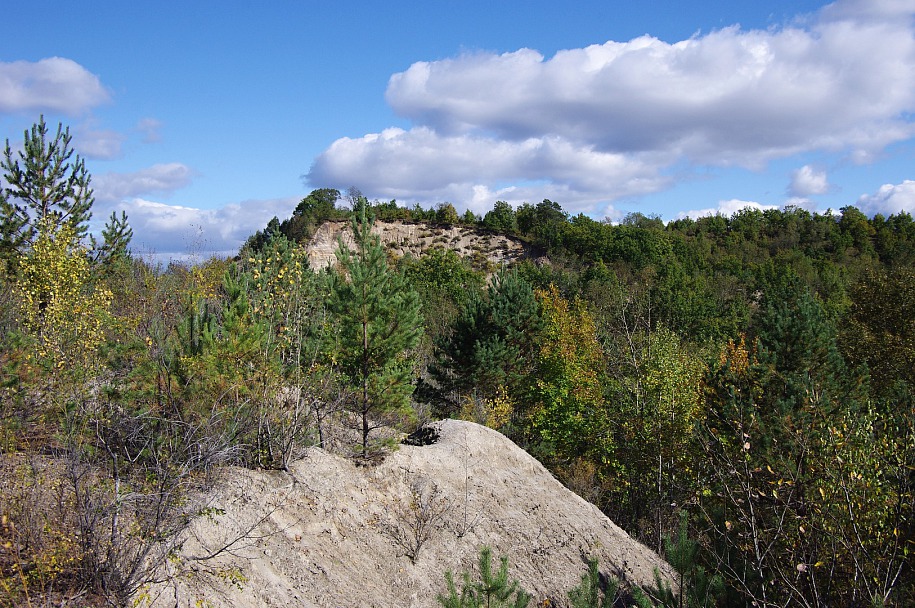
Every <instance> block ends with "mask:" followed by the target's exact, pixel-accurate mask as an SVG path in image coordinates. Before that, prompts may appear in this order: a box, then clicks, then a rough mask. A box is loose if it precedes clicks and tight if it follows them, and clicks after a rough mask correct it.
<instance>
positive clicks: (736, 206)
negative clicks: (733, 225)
mask: <svg viewBox="0 0 915 608" xmlns="http://www.w3.org/2000/svg"><path fill="white" fill-rule="evenodd" d="M742 209H757V210H759V211H765V210H766V209H778V207H776V206H774V205H760V204H759V203H757V202H755V201H742V200H739V199H736V198H733V199H731V200H728V201H721V202H719V203H718V206H717V207H710V208H708V209H694V210H692V211H683V212H682V213H678V214H677V219H678V220H682V219H683V218H687V217H689V218H692V219H694V220H695V219H698V218H700V217H706V216H709V215H723V216H725V217H731V216H732V215H734V214H735V213H737V212H738V211H741V210H742Z"/></svg>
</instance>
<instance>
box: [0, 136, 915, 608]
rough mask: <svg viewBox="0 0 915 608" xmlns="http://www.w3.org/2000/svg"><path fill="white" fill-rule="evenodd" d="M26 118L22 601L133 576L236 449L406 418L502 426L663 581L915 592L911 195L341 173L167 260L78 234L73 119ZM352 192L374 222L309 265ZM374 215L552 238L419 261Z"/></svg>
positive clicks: (709, 592) (4, 370)
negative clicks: (520, 191)
mask: <svg viewBox="0 0 915 608" xmlns="http://www.w3.org/2000/svg"><path fill="white" fill-rule="evenodd" d="M31 137H32V140H31V144H32V145H31V146H29V145H26V147H25V152H24V153H23V154H22V155H21V156H17V154H18V153H13V152H11V150H10V147H9V145H7V149H6V153H5V158H4V159H3V163H2V171H3V175H4V180H5V182H6V183H7V184H8V187H7V188H5V189H4V190H3V194H2V200H0V256H2V263H3V266H2V269H0V299H2V307H0V340H2V349H0V374H2V375H0V380H2V384H0V408H2V411H0V466H2V477H0V479H2V483H0V511H2V513H0V515H2V526H0V580H2V586H0V599H3V601H6V600H7V599H8V600H9V601H10V603H14V604H15V603H22V604H25V605H28V604H29V603H30V602H31V599H30V598H31V597H39V596H41V597H44V598H52V599H55V601H59V600H60V599H61V598H66V597H76V598H81V597H87V598H105V599H106V600H107V601H109V602H110V603H113V604H126V603H129V602H130V601H131V600H132V598H134V597H135V596H136V594H137V593H138V592H142V590H143V589H144V588H145V585H147V584H148V583H149V582H150V581H152V580H154V579H155V577H156V574H155V571H156V570H155V569H156V567H158V566H160V565H161V564H162V563H164V562H165V561H167V560H169V559H171V558H172V557H173V556H174V555H175V553H176V550H177V545H178V543H179V540H178V539H179V538H180V534H181V532H182V531H183V530H185V529H186V528H187V526H188V524H189V522H190V521H191V519H192V518H193V517H194V516H196V515H201V514H202V515H212V514H210V513H208V512H207V511H206V507H205V506H204V505H202V504H198V503H196V502H195V496H197V495H198V492H197V491H198V490H200V489H203V488H206V487H207V485H208V484H209V483H210V482H211V481H212V478H213V475H215V473H216V471H217V469H218V467H219V465H222V464H228V463H231V464H240V465H243V466H249V467H258V468H265V469H270V468H274V469H284V468H286V467H287V466H288V465H289V464H290V463H291V462H292V461H293V460H294V459H295V458H297V457H298V456H299V455H300V454H301V453H302V450H303V449H304V448H305V447H307V446H310V445H321V446H325V445H327V444H328V433H329V432H331V431H332V430H333V429H337V428H339V427H340V426H341V425H343V424H344V423H352V429H351V430H352V441H351V442H350V443H349V444H347V445H346V447H345V449H346V450H347V452H348V455H351V456H353V457H354V458H356V459H358V460H359V461H360V462H362V463H365V464H371V463H372V462H373V461H376V460H377V459H378V458H382V457H383V455H384V454H385V453H386V452H387V451H388V450H390V449H393V448H394V440H393V439H392V434H391V433H390V429H391V428H398V429H401V430H404V431H411V430H414V429H415V428H416V427H417V426H419V425H420V424H421V423H422V422H424V421H427V420H430V419H432V418H443V417H459V418H464V419H468V420H473V421H476V422H480V423H482V424H486V425H487V426H490V427H492V428H494V429H497V430H499V431H501V432H502V433H504V434H506V435H507V436H508V437H510V438H511V439H512V440H514V441H515V442H516V443H518V444H519V445H521V446H523V447H524V448H525V449H526V450H528V451H529V452H530V453H531V454H532V455H534V456H535V457H537V458H538V459H539V460H540V461H541V462H543V463H544V464H545V465H546V466H547V467H548V468H549V469H550V470H551V471H552V472H553V473H554V474H555V475H556V476H557V477H558V478H559V479H560V480H561V481H563V482H564V483H565V484H566V485H567V486H568V487H569V488H571V489H573V490H574V491H575V492H577V493H579V494H580V495H581V496H583V497H584V498H586V499H587V500H589V501H591V502H593V503H594V504H596V505H598V506H599V507H600V508H601V509H602V510H603V511H604V512H605V513H606V514H607V515H609V516H610V517H611V518H612V519H613V520H614V521H615V522H616V523H617V524H619V525H620V526H622V527H623V528H624V529H625V530H626V531H628V532H629V533H630V534H632V535H633V536H635V537H636V538H638V539H639V540H641V541H642V542H644V543H645V544H647V545H648V546H650V547H652V548H654V549H656V550H658V551H659V552H661V553H662V554H663V555H665V556H666V558H667V559H668V561H670V562H671V564H672V565H674V566H675V567H676V568H678V570H679V571H680V573H681V575H682V582H683V589H684V595H683V596H682V597H680V598H673V597H669V598H668V602H669V603H670V604H671V605H695V606H711V605H721V606H724V605H728V606H731V605H733V606H742V605H749V604H750V603H754V604H755V605H758V606H776V605H778V606H784V605H792V606H839V605H848V606H854V605H870V604H877V605H881V604H886V605H898V606H904V605H910V604H911V603H912V602H913V601H915V597H913V595H912V591H911V590H912V588H913V585H915V572H913V570H912V566H913V557H912V550H913V549H915V521H913V508H915V409H913V407H915V406H913V389H915V377H913V373H915V372H913V369H915V223H913V220H912V217H911V216H909V215H908V214H899V215H893V216H890V217H882V216H876V217H872V218H869V217H866V216H864V215H863V214H862V213H860V212H859V211H858V210H857V209H855V208H853V207H846V208H843V209H841V210H840V211H838V212H836V213H827V214H815V213H809V212H807V211H805V210H803V209H799V208H787V209H784V210H770V211H754V210H744V211H741V212H739V213H737V214H736V215H734V216H732V217H721V216H714V217H706V218H702V219H699V220H688V219H686V220H679V221H675V222H671V223H668V224H664V223H663V222H662V221H660V220H658V219H654V218H650V217H646V216H643V215H638V214H636V215H631V216H628V217H627V218H625V219H624V220H623V221H622V222H621V223H619V224H611V223H603V222H598V221H595V220H593V219H591V218H588V217H586V216H582V215H579V216H576V217H568V216H567V214H566V213H565V212H564V211H563V209H562V207H561V205H559V204H557V203H554V202H551V201H548V200H545V201H542V202H540V203H537V204H527V205H522V206H521V207H519V208H517V209H514V208H512V207H511V206H510V205H508V204H507V203H501V202H500V203H496V204H495V206H494V208H493V209H492V210H491V211H489V212H488V213H486V214H485V215H484V216H483V217H477V216H475V215H474V214H473V213H470V212H467V213H465V214H463V215H458V213H457V212H456V211H455V209H454V207H452V206H451V205H449V204H441V205H438V206H437V207H434V208H431V209H423V208H421V207H414V208H409V209H408V208H402V207H399V206H398V205H397V204H396V202H394V201H391V202H388V203H377V202H376V203H372V202H370V201H368V200H366V199H365V198H364V197H361V196H360V195H359V194H358V193H357V192H353V193H351V195H350V196H349V197H348V198H345V197H341V196H340V193H339V192H338V191H336V190H332V189H322V190H316V191H314V192H312V193H311V194H310V195H309V196H307V197H306V198H305V199H303V200H302V202H301V204H300V205H299V206H298V207H297V208H296V210H295V211H294V213H293V215H292V216H291V217H290V218H286V219H284V220H282V221H281V220H279V219H278V218H277V219H274V220H273V221H271V222H270V223H269V224H268V225H267V226H266V228H265V229H264V230H261V231H258V232H257V233H256V234H254V235H252V237H251V238H250V239H249V241H248V242H247V243H246V244H245V246H244V247H243V248H242V249H241V251H240V252H239V254H238V255H237V256H236V257H235V258H233V259H227V260H220V259H212V260H208V261H206V262H204V263H201V264H199V265H195V266H184V265H180V264H171V265H169V266H167V267H161V266H157V265H154V264H150V263H148V262H146V261H144V260H142V259H139V258H137V257H134V256H132V255H131V254H130V252H129V247H128V244H129V241H130V229H129V226H128V223H127V218H126V217H123V216H122V217H117V216H112V217H111V218H110V220H109V223H108V225H107V227H106V230H105V232H104V233H103V235H102V238H101V240H96V239H89V238H87V236H86V235H87V226H88V219H89V214H90V213H91V205H92V193H91V188H90V185H89V180H88V175H87V174H86V172H85V168H84V167H83V165H82V162H81V161H80V160H79V158H78V157H74V156H73V152H72V150H71V149H70V148H69V134H68V133H67V132H60V131H59V132H58V134H57V136H56V138H54V137H52V136H50V135H49V133H48V131H47V128H46V126H45V125H44V123H43V121H42V122H41V123H40V125H36V127H35V130H33V131H32V134H31ZM26 139H27V141H26V143H27V144H28V143H29V135H28V134H27V137H26ZM39 161H40V162H39ZM330 219H334V220H341V219H342V220H347V221H350V222H351V230H352V234H353V239H354V240H353V246H352V247H343V246H342V245H341V246H340V247H339V250H338V252H337V259H338V263H337V264H336V266H334V267H331V268H328V269H325V270H320V271H316V270H313V269H312V268H311V267H310V266H309V264H308V257H307V256H308V252H307V247H308V244H309V240H310V238H311V237H312V236H313V235H314V233H315V231H316V230H317V229H318V227H319V226H320V225H321V224H322V223H323V222H325V221H327V220H330ZM374 219H378V220H382V219H384V220H394V219H398V220H404V221H409V222H424V223H426V224H428V225H429V226H432V227H434V226H455V225H466V226H468V227H472V228H473V229H474V230H478V231H489V232H491V233H493V234H504V235H511V236H513V237H517V238H519V239H521V240H523V241H525V242H526V243H527V244H528V246H529V248H530V250H531V251H532V252H533V253H532V255H531V256H529V257H528V258H526V259H524V260H521V261H519V262H517V263H514V264H511V265H507V264H506V265H496V264H492V263H488V262H487V259H486V258H485V256H482V257H481V256H474V255H472V254H471V255H467V256H465V257H461V255H459V254H458V253H457V252H456V251H454V250H453V249H450V248H449V247H448V243H447V242H445V243H441V246H438V247H432V248H429V249H427V250H426V251H425V252H424V253H423V254H422V255H417V256H413V255H404V256H398V255H396V254H395V253H394V252H393V251H391V249H390V248H385V247H384V245H383V244H382V243H381V242H380V240H379V239H378V237H377V235H375V234H373V233H372V231H371V227H372V223H373V220H374ZM656 599H657V600H658V601H662V598H661V596H658V597H657V598H656ZM42 601H45V600H42ZM47 601H50V599H47ZM678 602H682V603H678Z"/></svg>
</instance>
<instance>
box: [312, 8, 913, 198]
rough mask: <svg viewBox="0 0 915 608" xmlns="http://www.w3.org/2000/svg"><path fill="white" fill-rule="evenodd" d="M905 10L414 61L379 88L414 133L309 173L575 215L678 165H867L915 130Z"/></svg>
mask: <svg viewBox="0 0 915 608" xmlns="http://www.w3.org/2000/svg"><path fill="white" fill-rule="evenodd" d="M913 15H915V5H913V4H912V2H911V1H906V2H900V1H895V2H894V1H892V0H881V1H880V2H873V1H871V0H866V1H865V0H840V1H839V2H836V3H835V4H833V5H830V6H829V7H827V8H825V9H823V10H821V11H820V12H819V13H818V14H815V15H813V16H812V17H810V18H809V19H806V20H805V21H803V23H802V24H800V25H798V24H793V25H789V26H784V27H780V28H772V29H769V30H751V31H747V30H743V29H741V28H740V27H738V26H733V27H728V28H724V29H721V30H717V31H713V32H711V33H708V34H704V35H696V36H694V37H692V38H690V39H688V40H683V41H680V42H676V43H672V44H671V43H668V42H664V41H661V40H658V39H657V38H653V37H650V36H642V37H639V38H635V39H633V40H629V41H623V42H619V41H612V40H611V41H608V42H606V43H603V44H595V45H591V46H587V47H584V48H577V49H568V50H563V51H559V52H557V53H556V54H555V55H553V56H552V57H545V56H544V55H542V54H541V53H539V52H538V51H536V50H532V49H520V50H517V51H514V52H509V53H502V54H495V53H486V52H477V53H467V54H463V55H460V56H457V57H453V58H449V59H444V60H439V61H428V62H426V61H423V62H417V63H414V64H413V65H411V66H410V67H409V68H408V69H407V70H405V71H404V72H401V73H398V74H394V75H393V76H392V77H391V78H390V81H389V84H388V88H387V92H386V98H387V101H388V103H389V104H390V106H391V107H392V108H393V109H394V111H395V112H397V113H398V114H400V115H401V116H403V117H405V118H408V119H410V120H411V121H412V122H413V124H414V126H413V127H412V128H411V129H409V130H401V129H388V130H383V131H381V132H380V133H376V134H369V135H366V136H364V137H361V138H344V139H340V140H338V141H336V142H334V143H333V144H332V145H331V146H330V147H329V148H328V149H327V150H326V151H325V152H324V153H323V154H321V155H320V156H319V157H318V158H317V159H316V160H315V162H314V164H313V166H312V168H311V171H310V172H309V174H308V178H309V182H310V183H311V184H312V185H314V186H325V185H332V186H336V187H346V186H348V185H350V184H356V185H357V186H359V187H360V188H361V189H362V190H363V191H364V192H366V193H367V194H370V195H377V196H382V197H388V196H394V197H397V198H404V197H409V196H413V197H416V198H418V199H420V200H421V201H422V202H432V201H435V200H451V202H454V203H456V204H458V205H462V206H468V207H469V206H472V205H474V204H479V201H480V200H481V199H480V197H481V193H484V194H485V193H486V192H492V193H494V192H502V191H505V190H507V189H508V190H510V189H512V188H518V189H523V188H527V189H528V190H529V191H530V194H531V195H532V196H531V199H530V200H533V201H537V200H539V199H540V198H543V196H538V195H537V192H540V191H543V192H547V191H557V192H562V193H568V194H569V198H560V199H559V202H561V203H562V204H563V205H564V206H565V207H566V208H567V209H569V210H571V211H573V212H574V211H579V210H584V209H588V208H590V207H593V206H594V205H596V204H598V203H599V202H600V201H603V202H605V203H606V202H612V201H614V200H619V199H620V198H623V197H629V196H637V195H639V194H645V193H648V192H654V191H657V190H658V189H662V188H664V187H666V186H668V185H670V184H671V183H672V179H671V178H670V177H669V174H670V173H671V172H672V171H673V170H674V169H675V168H677V169H680V168H682V167H699V166H709V165H711V166H744V167H750V168H759V167H762V166H764V165H765V164H766V163H767V162H768V161H770V160H772V159H776V158H784V157H787V156H790V155H793V154H796V153H800V152H806V151H828V152H831V153H839V154H845V155H847V156H848V157H849V158H851V159H854V160H856V161H859V162H866V161H867V160H868V159H870V158H873V157H874V156H875V155H876V154H877V153H879V152H880V151H881V150H882V149H883V148H884V147H885V146H886V145H888V144H890V143H893V142H898V141H902V140H905V139H908V138H911V137H912V136H913V135H915V124H913V122H912V120H911V116H912V113H913V112H915V30H913V19H912V17H913ZM798 23H801V22H798ZM687 176H688V175H687ZM682 177H683V175H682V174H681V175H680V178H682ZM795 182H796V184H795V185H796V187H797V191H796V192H793V194H796V195H801V196H807V195H810V194H815V193H816V191H817V190H818V189H822V188H828V182H827V181H826V176H825V174H824V173H822V172H818V171H816V170H814V169H812V168H808V169H807V170H806V173H805V174H802V175H797V176H795ZM538 189H539V190H538ZM456 191H457V192H460V193H461V196H462V198H460V199H455V198H448V197H449V196H453V194H454V193H455V192H456ZM802 192H806V194H802Z"/></svg>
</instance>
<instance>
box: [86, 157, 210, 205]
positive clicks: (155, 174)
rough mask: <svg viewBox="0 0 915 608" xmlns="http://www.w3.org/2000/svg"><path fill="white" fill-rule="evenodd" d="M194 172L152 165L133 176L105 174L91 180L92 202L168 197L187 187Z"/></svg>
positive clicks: (175, 165)
mask: <svg viewBox="0 0 915 608" xmlns="http://www.w3.org/2000/svg"><path fill="white" fill-rule="evenodd" d="M193 177H194V172H193V170H191V169H190V168H189V167H187V166H186V165H183V164H181V163H165V164H159V165H153V166H152V167H148V168H146V169H142V170H140V171H136V172H134V173H105V174H103V175H100V176H98V177H96V178H95V179H93V181H92V186H93V189H94V190H95V198H96V199H97V200H99V201H102V202H108V203H111V202H118V201H121V200H123V199H128V198H132V197H137V196H142V195H150V194H159V195H162V194H169V193H171V192H174V191H175V190H178V189H179V188H184V187H185V186H187V185H188V184H190V183H191V180H192V179H193Z"/></svg>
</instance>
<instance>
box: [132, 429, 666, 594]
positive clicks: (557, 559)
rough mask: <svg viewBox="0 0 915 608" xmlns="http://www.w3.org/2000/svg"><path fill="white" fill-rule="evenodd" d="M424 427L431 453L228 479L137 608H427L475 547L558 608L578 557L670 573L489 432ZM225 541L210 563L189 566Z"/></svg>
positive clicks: (577, 571)
mask: <svg viewBox="0 0 915 608" xmlns="http://www.w3.org/2000/svg"><path fill="white" fill-rule="evenodd" d="M434 426H435V427H436V428H437V429H438V430H439V433H440V438H439V440H438V441H437V443H435V444H433V445H427V446H422V447H413V446H406V445H405V446H401V447H400V449H399V450H397V451H396V452H394V453H392V454H390V455H389V456H388V457H387V458H386V459H385V460H384V461H383V462H382V463H380V464H377V465H374V466H357V465H356V464H355V463H354V462H353V461H352V460H348V459H345V458H342V457H339V456H336V455H333V454H329V453H327V452H325V451H323V450H320V449H317V448H314V449H311V450H310V451H309V452H308V454H307V456H306V457H305V458H304V459H302V460H300V461H298V462H296V463H295V464H294V465H293V466H292V467H291V468H290V470H289V471H288V472H263V471H248V470H243V469H232V470H231V471H230V472H229V474H227V475H226V478H225V481H224V482H223V483H221V484H220V485H219V487H218V488H217V490H216V492H215V494H214V500H213V502H212V505H213V507H214V509H213V510H212V512H211V513H210V514H209V515H207V516H203V517H200V518H198V521H197V522H196V524H195V526H194V534H193V535H192V537H191V538H189V539H188V541H187V542H186V543H185V545H184V549H183V556H182V559H181V560H180V561H176V562H175V564H174V568H175V572H178V571H184V572H185V573H184V574H182V575H180V576H178V577H177V578H175V579H173V580H171V581H170V582H168V583H164V584H161V585H157V586H155V587H153V588H151V589H150V590H149V593H148V595H147V596H146V597H145V598H144V603H148V604H152V605H154V606H163V607H164V606H180V607H184V606H212V607H214V608H216V607H229V606H285V607H288V608H293V607H311V606H347V607H369V606H372V607H376V606H377V607H380V606H396V607H427V606H437V605H438V603H437V601H436V595H437V594H439V593H443V592H444V590H445V582H444V576H443V575H444V572H445V571H446V570H451V571H454V572H455V573H459V572H461V571H463V570H470V571H475V569H476V567H477V566H476V564H477V560H478V555H479V550H480V548H481V547H482V546H484V545H485V546H489V547H491V548H492V549H493V554H494V556H501V555H507V556H509V560H510V561H509V564H510V574H511V576H512V577H514V578H517V579H518V580H519V581H520V582H521V585H522V587H523V588H524V589H526V590H527V591H529V592H530V593H532V594H533V595H534V598H535V601H539V602H543V600H545V599H550V600H551V601H552V602H553V603H552V604H549V605H554V606H556V605H559V606H562V605H565V599H566V591H568V590H569V589H571V588H572V587H573V586H575V585H576V584H577V583H578V581H579V579H580V577H581V575H582V573H583V572H584V571H585V570H586V561H587V559H588V557H590V556H594V557H597V558H598V559H599V560H600V567H601V571H602V572H605V573H615V574H616V575H617V576H622V577H625V579H626V580H629V581H632V582H634V583H636V584H648V585H650V584H651V583H652V582H653V571H654V570H655V569H659V570H660V571H661V572H662V573H664V574H665V575H667V576H669V575H670V573H671V571H670V567H669V566H668V565H667V564H666V563H665V562H663V561H662V560H661V559H660V558H659V557H658V556H657V555H656V554H655V553H654V552H652V551H651V550H649V549H647V548H646V547H644V546H643V545H641V544H639V543H637V542H636V541H634V540H633V539H631V538H630V537H629V536H628V535H627V534H626V533H625V532H623V531H622V530H621V529H620V528H619V527H617V526H616V525H615V524H614V523H613V522H612V521H610V520H609V519H607V518H606V517H605V516H604V515H603V514H602V513H601V512H600V511H599V510H598V509H597V508H596V507H595V506H593V505H591V504H589V503H588V502H586V501H585V500H583V499H582V498H580V497H579V496H577V495H575V494H573V493H572V492H570V491H569V490H567V489H566V488H564V487H563V486H562V485H561V484H560V483H559V482H558V481H557V480H556V479H554V478H553V476H552V475H551V474H550V473H549V472H548V471H547V470H546V469H545V468H544V467H543V466H542V465H541V464H540V463H539V462H537V461H536V460H535V459H534V458H532V457H531V456H529V455H528V454H527V453H526V452H524V451H523V450H521V449H520V448H518V447H517V446H516V445H515V444H514V443H512V442H511V441H509V440H508V439H507V438H506V437H504V436H503V435H501V434H500V433H498V432H496V431H493V430H491V429H488V428H486V427H482V426H479V425H476V424H473V423H470V422H461V421H455V420H446V421H442V422H438V423H435V424H434ZM249 528H250V529H251V530H250V531H249V532H247V533H245V532H246V531H248V530H249ZM239 535H244V536H245V538H244V540H242V541H239V542H238V543H236V544H234V545H232V546H231V547H230V548H229V550H227V551H226V552H225V553H223V554H221V555H220V556H219V557H217V558H214V559H211V560H207V561H202V562H195V561H193V560H192V559H191V557H193V556H201V555H205V554H207V553H208V552H211V551H213V550H215V549H218V548H220V547H221V546H222V545H223V544H225V543H226V542H227V541H229V540H232V539H234V538H236V537H237V536H239ZM418 540H421V541H422V542H421V543H419V542H417V541H418ZM418 544H419V545H421V546H419V548H418V551H416V549H417V545H418ZM411 556H412V558H414V559H411ZM189 570H196V573H193V572H188V571H189ZM456 578H458V577H456ZM533 605H542V604H535V603H532V606H533Z"/></svg>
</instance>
